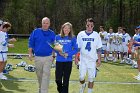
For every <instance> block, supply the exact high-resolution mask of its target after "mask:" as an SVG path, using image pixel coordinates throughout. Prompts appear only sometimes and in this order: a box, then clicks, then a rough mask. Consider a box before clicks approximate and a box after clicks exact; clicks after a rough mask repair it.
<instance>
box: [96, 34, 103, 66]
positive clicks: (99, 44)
mask: <svg viewBox="0 0 140 93" xmlns="http://www.w3.org/2000/svg"><path fill="white" fill-rule="evenodd" d="M97 38H98V44H97V55H98V61H97V67H99V66H100V65H101V53H102V41H101V38H100V36H99V35H98V36H97Z"/></svg>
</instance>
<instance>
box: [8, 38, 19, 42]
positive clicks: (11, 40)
mask: <svg viewBox="0 0 140 93" xmlns="http://www.w3.org/2000/svg"><path fill="white" fill-rule="evenodd" d="M16 41H17V40H16V39H15V38H11V39H9V40H8V42H16Z"/></svg>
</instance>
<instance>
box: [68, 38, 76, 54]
mask: <svg viewBox="0 0 140 93" xmlns="http://www.w3.org/2000/svg"><path fill="white" fill-rule="evenodd" d="M77 52H78V45H77V40H76V38H75V37H74V38H72V51H71V52H68V56H73V55H74V54H76V53H77Z"/></svg>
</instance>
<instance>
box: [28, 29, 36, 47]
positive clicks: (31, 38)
mask: <svg viewBox="0 0 140 93" xmlns="http://www.w3.org/2000/svg"><path fill="white" fill-rule="evenodd" d="M34 36H35V31H33V32H32V33H31V35H30V37H29V43H28V47H29V48H32V49H33V48H34V46H35V39H34Z"/></svg>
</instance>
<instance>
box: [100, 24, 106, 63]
mask: <svg viewBox="0 0 140 93" xmlns="http://www.w3.org/2000/svg"><path fill="white" fill-rule="evenodd" d="M99 29H100V32H99V35H100V37H101V41H102V50H103V51H104V61H105V62H107V58H106V55H107V32H106V31H105V30H104V27H103V26H100V28H99Z"/></svg>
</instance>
